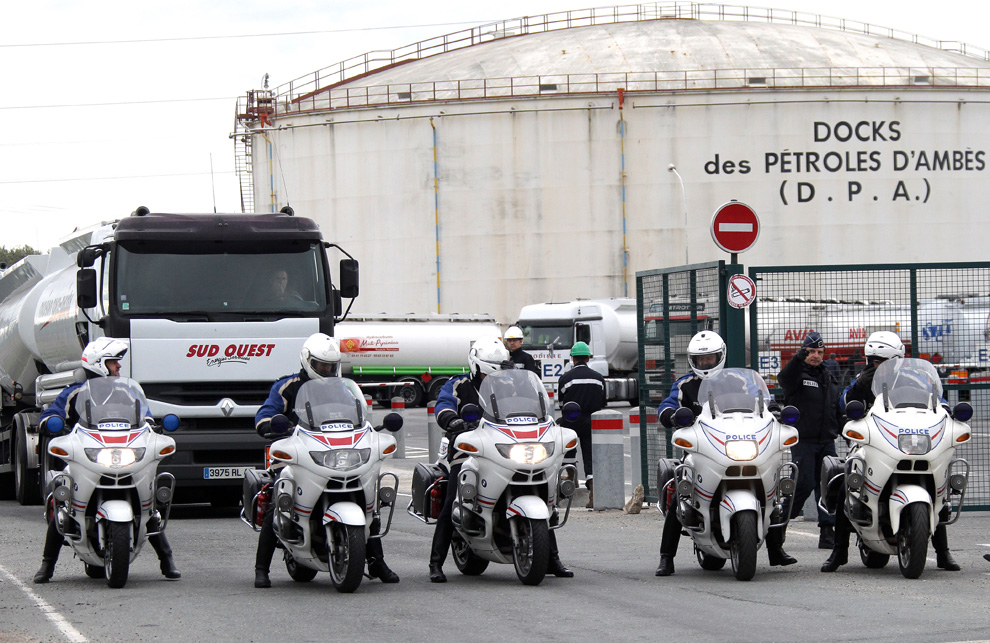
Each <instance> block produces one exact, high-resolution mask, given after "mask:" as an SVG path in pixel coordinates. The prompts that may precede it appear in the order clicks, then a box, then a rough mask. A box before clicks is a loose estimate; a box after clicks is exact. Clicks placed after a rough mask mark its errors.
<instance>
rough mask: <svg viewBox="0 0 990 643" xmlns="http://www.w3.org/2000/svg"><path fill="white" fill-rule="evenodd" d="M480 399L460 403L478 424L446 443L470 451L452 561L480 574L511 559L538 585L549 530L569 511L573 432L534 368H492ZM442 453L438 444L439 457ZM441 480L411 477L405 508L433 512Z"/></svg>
mask: <svg viewBox="0 0 990 643" xmlns="http://www.w3.org/2000/svg"><path fill="white" fill-rule="evenodd" d="M478 398H479V403H480V407H479V406H477V405H474V404H468V405H466V406H465V407H464V408H463V409H461V418H462V419H463V420H464V421H465V422H467V423H468V424H472V425H475V428H474V429H473V430H470V431H466V432H464V433H461V434H459V435H457V436H456V437H455V438H454V441H453V444H451V445H450V448H454V449H457V450H459V451H461V452H463V453H466V454H468V455H469V456H470V457H468V459H467V460H466V461H465V462H464V464H463V465H462V466H461V471H460V475H459V476H458V479H457V480H456V484H457V496H456V498H455V500H454V505H453V513H452V516H451V518H452V520H453V523H454V534H453V538H452V540H451V553H452V556H453V559H454V564H456V565H457V569H458V570H460V572H461V573H462V574H465V575H467V576H477V575H479V574H481V573H482V572H484V571H485V570H486V569H487V568H488V565H489V563H492V562H495V563H505V564H509V563H511V564H513V565H514V566H515V570H516V576H518V577H519V580H520V581H522V583H523V584H524V585H539V584H540V583H541V582H543V579H544V577H545V576H546V573H547V567H548V565H549V562H550V530H555V529H559V528H561V527H563V526H564V525H565V524H566V523H567V518H568V516H569V515H570V508H571V501H572V500H573V496H574V492H575V489H576V487H575V483H574V481H575V480H576V479H577V467H575V466H574V464H573V450H574V449H576V448H577V446H578V438H577V434H576V433H575V432H574V431H573V430H571V429H567V428H564V427H561V426H559V425H558V424H557V423H556V422H555V421H554V418H553V406H552V404H551V402H550V398H549V396H548V395H547V392H546V389H545V388H544V386H543V383H542V382H541V381H540V379H539V377H537V376H536V374H535V373H533V372H532V371H529V370H526V369H516V368H505V369H504V370H500V371H495V372H494V373H491V374H489V375H487V376H486V377H485V379H484V381H483V382H482V383H481V389H480V390H479V392H478ZM564 407H565V408H564V409H563V413H564V416H565V417H568V418H571V419H576V418H577V416H578V415H579V414H580V412H581V409H580V407H579V406H578V405H577V404H576V403H574V402H569V403H567V404H565V405H564ZM445 456H446V453H445V449H444V448H443V446H441V454H440V461H441V462H445V460H446V457H445ZM442 484H444V482H443V481H442V479H438V478H436V477H435V478H434V479H433V480H432V481H430V483H429V484H427V485H423V484H422V483H420V484H419V485H417V479H416V478H414V480H413V487H414V488H413V500H412V502H410V504H409V508H408V512H409V513H410V514H411V515H413V516H414V517H416V518H419V519H420V520H423V521H424V522H427V523H428V522H429V519H430V518H435V517H436V515H437V514H438V513H439V510H440V505H441V504H442V499H443V490H442V487H441V486H440V485H442ZM438 490H439V491H438ZM438 499H439V502H438ZM564 502H566V505H564ZM431 505H432V510H431V509H430V507H431ZM560 509H563V510H564V516H563V518H561V517H560V513H559V511H560Z"/></svg>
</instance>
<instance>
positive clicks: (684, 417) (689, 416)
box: [674, 406, 694, 427]
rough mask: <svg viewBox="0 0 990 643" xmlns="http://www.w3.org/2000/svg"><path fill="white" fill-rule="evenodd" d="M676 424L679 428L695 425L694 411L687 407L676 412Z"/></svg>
mask: <svg viewBox="0 0 990 643" xmlns="http://www.w3.org/2000/svg"><path fill="white" fill-rule="evenodd" d="M674 424H675V425H677V426H681V427H684V426H691V425H692V424H694V411H692V410H691V409H689V408H688V407H686V406H682V407H681V408H679V409H677V410H676V411H674Z"/></svg>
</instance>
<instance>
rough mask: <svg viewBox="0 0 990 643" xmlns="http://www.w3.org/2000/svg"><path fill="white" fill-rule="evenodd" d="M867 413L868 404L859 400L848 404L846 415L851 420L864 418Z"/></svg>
mask: <svg viewBox="0 0 990 643" xmlns="http://www.w3.org/2000/svg"><path fill="white" fill-rule="evenodd" d="M865 415H866V405H865V404H863V403H862V402H860V401H859V400H853V401H852V402H849V403H848V404H846V417H847V418H849V419H850V420H862V419H863V417H864V416H865Z"/></svg>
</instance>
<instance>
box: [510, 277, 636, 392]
mask: <svg viewBox="0 0 990 643" xmlns="http://www.w3.org/2000/svg"><path fill="white" fill-rule="evenodd" d="M516 325H517V326H519V328H520V329H522V331H523V349H524V350H525V351H526V352H528V353H530V354H531V355H532V356H533V359H535V360H536V361H537V364H538V365H539V367H540V376H541V377H542V379H543V383H544V384H545V385H546V386H547V387H548V389H549V390H551V391H554V390H555V389H556V383H557V380H559V379H560V376H561V375H563V373H564V371H565V370H566V369H567V368H569V364H570V349H571V346H573V345H574V343H575V342H585V343H587V344H588V346H589V347H590V348H591V354H592V357H591V361H590V362H588V365H589V366H590V367H591V368H593V369H595V370H596V371H598V372H599V373H601V374H602V375H604V376H605V392H606V397H607V398H608V400H609V401H615V400H620V401H621V400H628V401H629V402H630V403H631V404H632V405H634V406H635V405H637V404H639V394H638V380H637V378H638V372H637V371H638V361H639V352H638V351H639V349H638V347H637V343H636V300H635V299H631V298H618V297H616V298H610V299H578V300H575V301H569V302H565V303H545V304H530V305H528V306H523V308H522V310H521V311H520V312H519V319H518V321H517V322H516Z"/></svg>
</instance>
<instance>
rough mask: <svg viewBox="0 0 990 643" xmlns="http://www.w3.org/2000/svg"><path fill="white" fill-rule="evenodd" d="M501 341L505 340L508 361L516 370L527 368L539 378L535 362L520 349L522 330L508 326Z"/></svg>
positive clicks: (538, 370)
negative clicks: (510, 361)
mask: <svg viewBox="0 0 990 643" xmlns="http://www.w3.org/2000/svg"><path fill="white" fill-rule="evenodd" d="M503 339H504V340H505V348H506V350H508V351H509V359H510V360H512V363H513V364H515V365H516V368H527V369H529V370H531V371H533V372H534V373H536V375H537V376H539V375H540V369H539V368H538V367H537V366H536V360H535V359H533V356H532V355H530V354H529V353H527V352H526V351H524V350H523V349H522V345H523V332H522V329H521V328H519V327H518V326H509V329H508V330H507V331H505V337H504V338H503Z"/></svg>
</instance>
